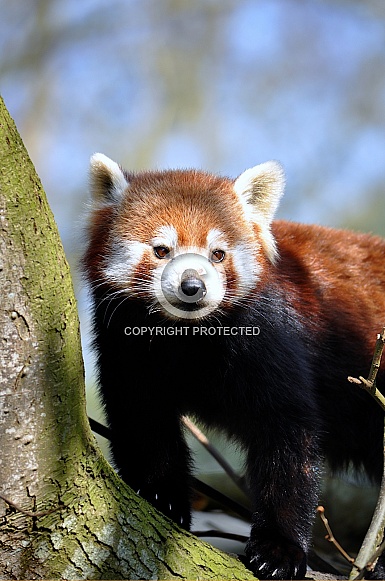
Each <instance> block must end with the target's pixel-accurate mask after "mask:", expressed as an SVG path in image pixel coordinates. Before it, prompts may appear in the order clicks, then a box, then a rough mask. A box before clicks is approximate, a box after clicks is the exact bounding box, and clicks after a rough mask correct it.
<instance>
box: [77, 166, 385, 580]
mask: <svg viewBox="0 0 385 581" xmlns="http://www.w3.org/2000/svg"><path fill="white" fill-rule="evenodd" d="M284 181H285V179H284V173H283V170H282V168H281V166H280V165H279V164H278V163H277V162H267V163H263V164H261V165H257V166H256V167H254V168H252V169H249V170H247V171H245V172H244V173H242V174H241V175H240V177H238V178H237V179H236V180H231V179H228V178H224V177H219V176H215V175H211V174H208V173H204V172H201V171H194V170H189V171H178V170H176V171H174V170H172V171H160V172H143V173H137V174H134V173H127V172H126V171H124V170H123V169H121V168H120V166H118V165H117V164H116V163H115V162H113V161H111V160H110V159H108V158H107V157H105V156H104V155H102V154H95V155H94V156H93V157H92V158H91V191H92V198H93V201H92V208H91V211H90V214H89V219H88V226H87V248H86V250H85V254H84V257H83V260H82V265H83V270H84V273H85V277H86V279H87V281H88V283H89V288H90V294H91V298H92V310H93V332H94V347H95V351H96V355H97V369H98V382H99V388H100V394H101V398H102V400H103V403H104V405H105V409H106V413H107V417H108V421H109V425H110V428H111V434H112V438H111V449H112V454H113V457H114V460H115V462H116V465H117V467H118V469H119V471H120V474H121V476H122V478H123V479H124V480H125V481H126V482H127V483H128V484H129V485H130V486H131V487H132V488H133V489H134V490H135V491H137V493H138V494H140V495H141V496H143V497H145V498H146V499H147V500H148V501H150V502H151V503H152V504H154V505H155V506H156V507H157V508H158V509H159V510H161V511H162V512H163V513H164V514H165V515H166V516H169V517H171V518H172V519H173V520H174V521H175V522H176V523H178V524H179V525H181V526H182V527H185V528H186V529H188V528H189V526H190V520H191V516H190V502H189V495H190V478H191V476H190V475H191V459H190V453H189V450H188V447H187V445H186V442H185V439H184V435H183V428H182V425H181V416H182V415H183V414H190V415H193V416H195V417H196V418H198V419H199V420H200V421H201V422H203V423H204V424H206V425H208V426H213V427H216V428H219V429H222V430H223V431H224V432H225V433H226V434H227V435H228V436H229V437H230V438H232V439H234V440H236V441H238V442H239V443H240V445H241V446H242V447H243V448H244V450H245V453H246V467H245V468H246V472H247V478H248V484H249V488H250V495H251V497H252V500H253V519H252V526H251V532H250V538H249V541H248V543H247V546H246V557H247V560H248V566H249V567H250V569H251V570H252V571H253V572H254V573H255V574H256V575H257V576H258V577H259V578H267V579H273V578H274V579H289V578H303V577H304V575H305V572H306V554H307V550H308V547H309V543H310V533H311V525H312V522H313V517H314V513H315V507H316V505H317V498H318V488H319V480H320V477H321V474H322V469H323V462H324V460H325V459H327V460H328V462H329V464H330V466H331V467H332V468H333V469H340V468H344V467H346V466H348V465H349V464H353V465H354V466H356V467H357V468H361V467H363V468H364V469H365V470H366V471H367V473H368V474H369V476H370V477H371V478H373V479H375V480H379V479H380V477H381V473H382V434H383V413H382V411H381V409H380V408H379V407H378V406H377V405H376V403H375V402H374V401H373V400H372V399H371V398H370V397H369V396H368V395H367V394H366V393H364V392H363V391H362V390H360V389H359V388H358V387H356V386H352V385H351V384H349V383H348V381H347V376H348V375H353V376H360V375H363V376H365V375H367V373H368V370H369V368H370V363H371V358H372V353H373V347H374V343H375V339H376V334H377V333H378V332H379V331H381V329H382V327H383V326H384V323H385V292H384V291H385V241H384V240H382V239H380V238H377V237H372V236H369V235H364V234H356V233H353V232H348V231H342V230H334V229H330V228H325V227H321V226H308V225H302V224H295V223H290V222H286V221H273V217H274V214H275V211H276V209H277V206H278V203H279V201H280V198H281V196H282V194H283V190H284ZM384 376H385V370H384V366H382V368H381V370H380V372H379V374H378V376H377V384H378V387H379V388H380V389H383V388H384ZM384 574H385V567H384V561H383V560H382V559H380V560H379V562H378V564H377V567H376V570H375V573H374V575H375V576H376V577H377V578H382V577H383V575H384Z"/></svg>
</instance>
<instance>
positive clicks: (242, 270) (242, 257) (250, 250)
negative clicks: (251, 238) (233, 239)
mask: <svg viewBox="0 0 385 581" xmlns="http://www.w3.org/2000/svg"><path fill="white" fill-rule="evenodd" d="M231 255H232V258H233V264H234V268H235V270H236V272H237V289H236V292H237V295H238V296H244V295H245V294H247V292H248V291H250V290H251V289H253V288H254V286H255V284H256V282H257V280H258V277H259V274H260V271H261V268H260V266H259V263H258V261H257V259H256V256H255V248H254V247H253V246H252V245H250V244H246V243H244V242H239V243H238V244H237V245H236V246H234V248H232V250H231Z"/></svg>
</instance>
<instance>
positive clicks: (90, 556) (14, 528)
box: [0, 100, 253, 579]
mask: <svg viewBox="0 0 385 581" xmlns="http://www.w3.org/2000/svg"><path fill="white" fill-rule="evenodd" d="M85 409H86V408H85V390H84V374H83V363H82V357H81V348H80V338H79V323H78V317H77V311H76V302H75V299H74V294H73V288H72V282H71V277H70V273H69V268H68V264H67V261H66V259H65V256H64V252H63V248H62V246H61V243H60V239H59V236H58V232H57V228H56V225H55V222H54V219H53V216H52V213H51V211H50V209H49V207H48V204H47V201H46V198H45V194H44V192H43V189H42V186H41V184H40V181H39V178H38V177H37V175H36V172H35V170H34V167H33V165H32V163H31V161H30V159H29V157H28V154H27V152H26V150H25V148H24V146H23V143H22V141H21V139H20V136H19V135H18V132H17V130H16V127H15V125H14V123H13V121H12V119H11V118H10V117H9V114H8V112H7V110H6V108H5V106H4V103H3V102H2V101H1V100H0V496H1V498H0V578H2V579H44V578H50V579H59V578H60V579H108V578H110V579H121V578H126V579H127V578H131V579H133V578H135V579H138V578H140V579H150V578H151V579H156V578H167V579H171V578H188V579H215V578H217V579H223V578H232V579H252V578H253V577H252V575H251V573H249V572H248V571H247V570H246V569H244V567H243V566H242V565H241V564H240V563H239V561H237V560H236V559H234V558H232V557H229V556H228V555H226V554H223V553H221V552H220V551H217V550H215V549H213V548H212V547H210V546H209V545H207V544H205V543H203V542H201V541H199V540H198V539H196V538H194V537H193V536H192V535H189V534H187V533H185V532H183V531H181V530H179V529H178V528H177V527H176V526H175V525H173V524H172V523H171V522H170V521H168V520H167V519H165V518H163V516H162V515H161V514H160V513H158V512H157V511H156V510H155V509H153V508H152V507H151V506H150V505H148V504H147V503H146V502H145V501H144V500H142V499H141V498H139V497H138V496H137V495H136V494H135V493H134V492H133V491H132V490H131V489H129V488H128V487H127V486H125V485H124V483H123V482H122V481H121V480H120V479H119V478H118V477H117V476H116V474H115V473H114V472H113V470H112V469H111V467H110V466H109V465H108V463H107V462H106V460H105V459H104V457H103V456H102V454H101V453H100V451H99V449H98V447H97V445H96V443H95V441H94V438H93V436H92V433H91V431H90V429H89V426H88V421H87V416H86V411H85Z"/></svg>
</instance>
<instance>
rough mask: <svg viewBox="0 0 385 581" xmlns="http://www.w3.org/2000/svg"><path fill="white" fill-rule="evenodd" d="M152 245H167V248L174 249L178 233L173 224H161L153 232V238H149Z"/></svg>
mask: <svg viewBox="0 0 385 581" xmlns="http://www.w3.org/2000/svg"><path fill="white" fill-rule="evenodd" d="M151 244H152V246H153V247H154V248H155V247H156V246H167V247H168V248H173V249H176V247H177V245H178V233H177V231H176V229H175V228H174V226H168V225H166V226H161V227H160V228H158V229H157V230H156V232H155V236H154V238H153V239H152V240H151Z"/></svg>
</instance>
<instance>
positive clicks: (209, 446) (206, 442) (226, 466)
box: [182, 416, 250, 497]
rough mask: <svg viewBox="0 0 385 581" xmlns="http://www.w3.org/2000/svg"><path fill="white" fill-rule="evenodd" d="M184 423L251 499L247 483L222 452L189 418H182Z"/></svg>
mask: <svg viewBox="0 0 385 581" xmlns="http://www.w3.org/2000/svg"><path fill="white" fill-rule="evenodd" d="M182 421H183V423H184V425H185V426H186V428H187V429H188V430H189V431H190V432H191V433H192V435H193V436H194V438H196V439H197V440H198V442H200V444H202V446H204V447H205V448H206V450H207V451H208V452H209V453H210V454H211V455H212V457H213V458H215V460H216V461H217V462H218V464H219V465H220V466H221V467H222V468H223V470H224V471H225V472H226V474H228V476H229V477H230V478H231V480H232V481H233V482H234V483H235V484H236V485H237V486H238V488H240V489H241V490H242V492H243V493H244V494H245V495H246V496H247V497H249V496H250V491H249V490H248V488H247V486H246V485H245V482H244V480H243V478H242V477H241V476H239V474H237V473H236V472H235V471H234V470H233V468H232V467H231V466H230V464H229V463H228V462H227V461H226V460H225V458H224V457H223V456H222V454H221V453H220V452H218V450H217V449H216V448H215V446H213V445H212V444H211V442H210V441H209V439H208V438H207V437H206V436H205V434H204V433H203V432H202V431H201V430H200V429H199V428H198V427H197V426H196V425H195V424H194V422H192V421H191V420H190V418H188V417H187V416H182Z"/></svg>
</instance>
